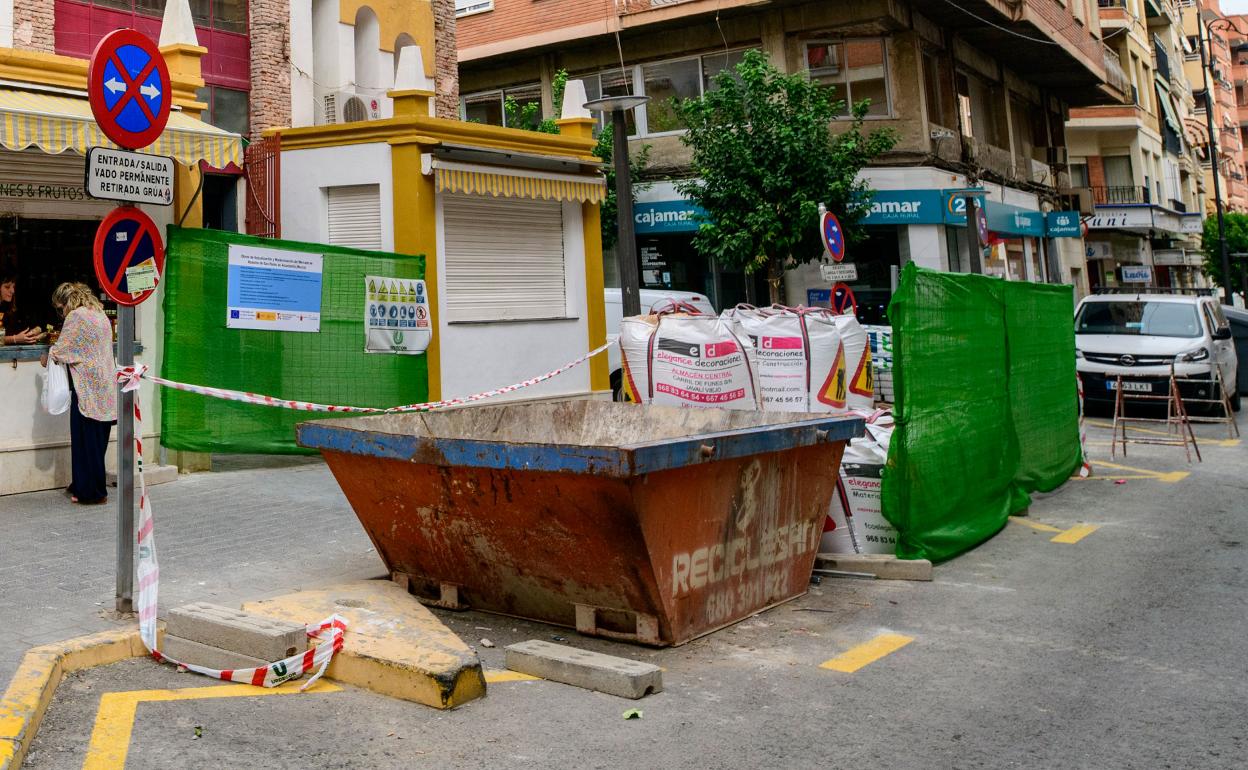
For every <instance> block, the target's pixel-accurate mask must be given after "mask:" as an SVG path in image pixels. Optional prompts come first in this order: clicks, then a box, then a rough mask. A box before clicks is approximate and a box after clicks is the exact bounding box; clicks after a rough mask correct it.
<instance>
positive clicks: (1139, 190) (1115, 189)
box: [1092, 185, 1150, 206]
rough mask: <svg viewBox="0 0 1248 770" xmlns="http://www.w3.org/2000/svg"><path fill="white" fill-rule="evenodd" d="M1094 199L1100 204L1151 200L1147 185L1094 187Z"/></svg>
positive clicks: (1120, 204)
mask: <svg viewBox="0 0 1248 770" xmlns="http://www.w3.org/2000/svg"><path fill="white" fill-rule="evenodd" d="M1092 201H1093V202H1094V203H1096V204H1097V205H1098V206H1125V205H1128V204H1132V203H1148V202H1149V201H1150V197H1149V193H1148V188H1147V187H1135V186H1114V185H1111V186H1109V187H1093V188H1092Z"/></svg>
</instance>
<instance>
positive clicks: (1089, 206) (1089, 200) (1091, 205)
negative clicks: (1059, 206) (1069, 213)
mask: <svg viewBox="0 0 1248 770" xmlns="http://www.w3.org/2000/svg"><path fill="white" fill-rule="evenodd" d="M1062 196H1063V197H1064V198H1065V199H1066V200H1065V201H1064V205H1065V206H1066V207H1067V208H1069V209H1073V210H1075V211H1078V212H1079V213H1080V214H1082V215H1083V216H1085V217H1090V216H1092V215H1094V214H1096V199H1095V198H1093V197H1092V188H1091V187H1072V188H1071V189H1069V190H1064V191H1063V192H1062Z"/></svg>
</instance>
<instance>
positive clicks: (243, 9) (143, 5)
mask: <svg viewBox="0 0 1248 770" xmlns="http://www.w3.org/2000/svg"><path fill="white" fill-rule="evenodd" d="M75 2H78V3H80V4H82V5H90V6H96V7H100V8H115V9H117V10H119V11H129V12H131V13H136V14H139V15H141V16H154V17H157V18H159V17H161V16H163V15H164V13H165V0H75ZM191 18H192V19H193V20H194V21H195V26H197V27H202V28H204V29H219V30H221V31H223V32H237V33H239V34H246V32H247V0H191Z"/></svg>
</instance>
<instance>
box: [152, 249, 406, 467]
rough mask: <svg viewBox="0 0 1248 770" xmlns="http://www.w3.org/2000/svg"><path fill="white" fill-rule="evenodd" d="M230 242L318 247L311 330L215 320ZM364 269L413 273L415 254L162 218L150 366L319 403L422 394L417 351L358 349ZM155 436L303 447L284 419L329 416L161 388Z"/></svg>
mask: <svg viewBox="0 0 1248 770" xmlns="http://www.w3.org/2000/svg"><path fill="white" fill-rule="evenodd" d="M231 244H249V245H253V246H264V247H267V248H273V249H286V250H290V251H302V252H309V253H315V254H322V255H324V261H323V274H322V284H321V322H320V331H319V332H278V331H259V330H251V329H229V328H226V288H227V285H226V283H227V279H226V272H227V269H228V266H229V248H230V245H231ZM367 275H378V276H386V277H393V278H424V275H425V260H424V257H423V256H405V255H401V254H388V253H384V252H374V251H360V250H358V249H347V248H342V247H338V246H326V245H324V244H319V243H299V242H295V241H281V240H273V239H270V238H253V237H250V236H246V235H239V234H238V233H229V232H222V231H216V230H199V229H182V228H177V227H170V228H169V235H168V248H167V258H166V261H165V273H164V276H163V281H162V283H163V286H164V291H165V300H164V313H165V334H164V353H163V361H162V364H161V376H162V377H164V378H165V379H169V380H175V381H178V382H185V383H190V384H194V385H208V386H215V387H220V388H228V389H231V390H244V391H250V392H252V393H263V394H265V395H271V396H277V397H279V398H287V399H295V400H301V401H314V402H317V403H322V404H341V405H350V406H377V407H389V406H396V405H399V404H411V403H417V402H421V401H425V400H426V399H427V398H428V394H429V377H428V368H427V364H426V360H425V356H423V355H416V356H407V355H388V354H368V353H365V352H364V344H365V325H364V323H365V320H364V314H365V286H364V279H365V276H367ZM161 397H162V405H161V406H162V409H161V420H160V424H161V443H162V444H163V445H164V446H167V447H169V448H171V449H182V450H187V451H193V452H235V453H260V454H307V453H311V451H312V450H305V449H302V448H300V447H298V446H296V444H295V430H294V426H295V424H296V423H299V422H304V421H307V420H309V419H319V418H321V417H328V416H329V415H326V414H320V413H309V412H297V411H292V410H289V409H279V408H274V407H266V406H255V405H252V404H244V403H240V402H234V401H223V400H220V399H215V398H208V397H205V396H201V395H197V394H193V393H185V392H182V391H177V390H173V389H171V388H163V389H162V393H161Z"/></svg>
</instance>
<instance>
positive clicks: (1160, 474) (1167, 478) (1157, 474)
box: [1090, 460, 1192, 484]
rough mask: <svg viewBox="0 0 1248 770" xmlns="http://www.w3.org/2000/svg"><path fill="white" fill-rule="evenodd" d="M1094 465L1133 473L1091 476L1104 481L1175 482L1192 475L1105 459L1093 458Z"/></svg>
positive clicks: (1186, 472)
mask: <svg viewBox="0 0 1248 770" xmlns="http://www.w3.org/2000/svg"><path fill="white" fill-rule="evenodd" d="M1092 465H1093V466H1095V467H1097V468H1109V469H1110V470H1115V471H1125V472H1126V473H1128V474H1131V475H1126V476H1124V475H1122V474H1113V473H1111V474H1108V475H1101V474H1093V475H1092V476H1091V477H1090V478H1093V479H1101V480H1103V481H1110V480H1115V481H1116V480H1117V479H1152V480H1154V481H1161V482H1164V483H1166V484H1175V483H1178V482H1180V481H1182V480H1183V479H1185V478H1187V477H1188V476H1191V475H1192V474H1191V472H1189V471H1169V472H1166V471H1150V470H1149V469H1147V468H1132V467H1131V466H1130V465H1118V464H1116V463H1107V462H1105V461H1104V460H1093V461H1092Z"/></svg>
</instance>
